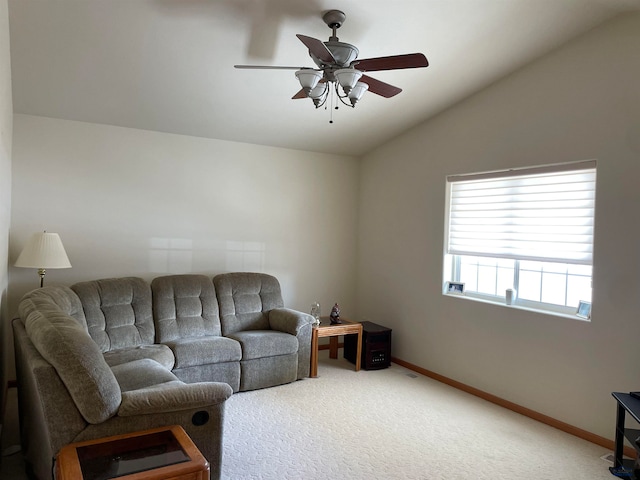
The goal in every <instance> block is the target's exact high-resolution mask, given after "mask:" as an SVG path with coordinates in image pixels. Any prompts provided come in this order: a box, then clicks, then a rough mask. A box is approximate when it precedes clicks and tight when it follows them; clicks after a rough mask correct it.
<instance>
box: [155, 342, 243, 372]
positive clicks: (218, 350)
mask: <svg viewBox="0 0 640 480" xmlns="http://www.w3.org/2000/svg"><path fill="white" fill-rule="evenodd" d="M167 345H168V346H169V347H170V348H171V350H173V354H174V355H175V358H176V364H175V368H186V367H193V366H197V365H206V364H208V363H225V362H238V361H240V359H241V358H242V349H241V347H240V344H239V343H238V342H237V341H236V340H233V339H231V338H227V337H216V336H210V337H195V338H183V339H180V340H174V341H171V342H167Z"/></svg>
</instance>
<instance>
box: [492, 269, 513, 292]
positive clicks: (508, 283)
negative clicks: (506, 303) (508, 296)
mask: <svg viewBox="0 0 640 480" xmlns="http://www.w3.org/2000/svg"><path fill="white" fill-rule="evenodd" d="M507 288H513V261H511V268H503V267H499V268H498V282H497V289H498V291H497V292H496V293H497V295H504V294H505V290H506V289H507Z"/></svg>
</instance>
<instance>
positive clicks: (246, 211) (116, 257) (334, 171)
mask: <svg viewBox="0 0 640 480" xmlns="http://www.w3.org/2000/svg"><path fill="white" fill-rule="evenodd" d="M13 147H14V148H13V157H14V161H13V177H14V178H13V211H12V213H13V222H12V225H11V243H10V258H11V261H12V262H13V261H15V258H16V257H17V256H18V254H19V252H20V249H21V248H22V246H23V245H24V243H25V242H26V240H27V238H28V237H29V235H30V234H31V233H33V232H37V231H41V230H45V229H46V230H48V231H51V232H57V233H59V234H60V236H61V238H62V241H63V243H64V245H65V248H66V251H67V254H68V256H69V258H70V261H71V264H72V265H73V268H71V269H67V270H48V271H47V275H46V278H45V284H47V283H50V282H59V283H64V284H72V283H74V282H77V281H83V280H92V279H98V278H107V277H118V276H125V275H136V276H141V277H143V278H145V279H148V280H150V279H152V278H153V277H155V276H159V275H166V274H171V273H188V272H196V273H204V274H207V275H214V274H216V273H221V272H226V271H261V272H267V273H271V274H274V275H276V276H277V277H278V279H279V280H280V282H281V284H282V287H283V295H284V297H285V304H286V305H287V306H289V307H292V308H297V309H300V310H303V311H309V309H310V305H311V303H312V302H313V301H316V300H317V301H319V302H320V303H321V305H322V306H323V307H324V308H325V312H327V313H328V309H329V306H330V304H332V303H333V302H336V301H338V302H341V303H342V305H343V308H344V311H345V313H347V314H348V312H350V311H353V309H354V308H355V298H354V297H355V287H354V286H355V265H354V262H353V260H354V259H355V258H356V254H355V246H356V228H357V227H356V214H357V195H358V191H357V187H358V171H359V170H358V162H357V161H356V160H355V159H354V158H351V157H344V156H336V155H325V154H317V153H309V152H302V151H294V150H285V149H281V148H271V147H262V146H256V145H248V144H240V143H233V142H225V141H218V140H210V139H203V138H195V137H187V136H180V135H170V134H164V133H158V132H149V131H142V130H134V129H129V128H120V127H111V126H106V125H96V124H89V123H81V122H71V121H64V120H55V119H49V118H43V117H35V116H28V115H15V117H14V141H13ZM10 274H11V288H10V307H11V309H12V310H15V308H16V305H17V301H18V299H19V297H20V296H21V295H22V294H24V293H25V292H26V291H28V290H30V289H32V288H35V287H36V286H37V282H38V277H37V274H36V272H35V270H32V269H22V268H15V267H10Z"/></svg>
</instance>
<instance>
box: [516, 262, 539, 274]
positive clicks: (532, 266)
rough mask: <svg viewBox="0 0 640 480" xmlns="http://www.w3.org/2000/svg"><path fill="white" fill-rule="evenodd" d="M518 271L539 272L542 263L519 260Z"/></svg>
mask: <svg viewBox="0 0 640 480" xmlns="http://www.w3.org/2000/svg"><path fill="white" fill-rule="evenodd" d="M520 269H521V270H533V271H537V272H539V271H541V270H542V263H540V262H532V261H530V260H521V261H520Z"/></svg>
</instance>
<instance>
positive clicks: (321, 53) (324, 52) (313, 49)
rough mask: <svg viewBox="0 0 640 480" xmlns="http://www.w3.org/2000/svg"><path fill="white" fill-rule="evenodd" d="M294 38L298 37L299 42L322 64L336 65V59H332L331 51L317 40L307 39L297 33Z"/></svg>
mask: <svg viewBox="0 0 640 480" xmlns="http://www.w3.org/2000/svg"><path fill="white" fill-rule="evenodd" d="M296 37H298V38H299V39H300V41H301V42H302V43H304V44H305V45H306V47H307V48H308V49H309V52H310V53H313V54H314V55H315V56H316V57H317V58H319V59H320V60H321V61H323V62H324V63H336V59H335V58H333V54H332V53H331V50H329V49H328V48H327V46H326V45H325V44H324V43H322V42H321V41H320V40H318V39H317V38H313V37H307V36H306V35H300V34H299V33H298V34H297V35H296Z"/></svg>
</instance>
